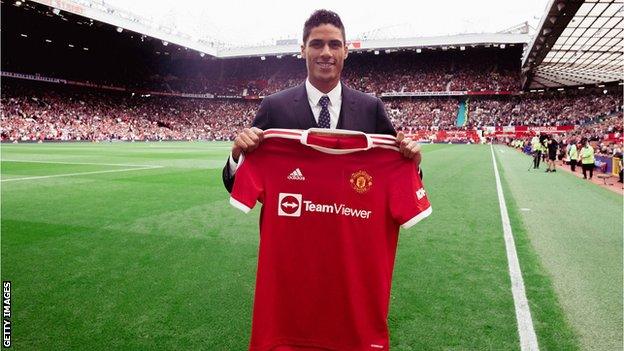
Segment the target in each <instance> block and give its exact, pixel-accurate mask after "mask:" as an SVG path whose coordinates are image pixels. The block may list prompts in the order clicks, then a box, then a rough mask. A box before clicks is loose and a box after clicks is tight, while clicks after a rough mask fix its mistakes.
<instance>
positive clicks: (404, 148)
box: [396, 132, 422, 167]
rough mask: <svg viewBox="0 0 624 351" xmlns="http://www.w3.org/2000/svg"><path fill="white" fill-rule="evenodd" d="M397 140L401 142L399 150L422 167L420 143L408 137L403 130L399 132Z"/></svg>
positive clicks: (417, 165)
mask: <svg viewBox="0 0 624 351" xmlns="http://www.w3.org/2000/svg"><path fill="white" fill-rule="evenodd" d="M396 139H397V142H398V143H399V152H400V153H401V155H403V156H404V157H406V158H409V159H412V160H414V163H415V164H416V167H420V160H421V159H422V156H421V154H420V145H419V144H418V142H416V141H415V140H412V139H411V138H406V137H405V134H403V132H399V133H398V134H397V137H396Z"/></svg>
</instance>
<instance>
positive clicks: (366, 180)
mask: <svg viewBox="0 0 624 351" xmlns="http://www.w3.org/2000/svg"><path fill="white" fill-rule="evenodd" d="M349 183H351V187H352V188H353V190H355V191H356V192H358V193H359V194H363V193H365V192H367V191H368V190H369V189H370V188H371V186H373V177H371V176H370V175H369V174H368V173H366V171H357V172H355V173H353V174H351V179H349Z"/></svg>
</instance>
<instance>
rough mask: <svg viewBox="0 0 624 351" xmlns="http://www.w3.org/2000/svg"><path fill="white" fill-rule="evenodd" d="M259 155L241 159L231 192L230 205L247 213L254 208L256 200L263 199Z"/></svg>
mask: <svg viewBox="0 0 624 351" xmlns="http://www.w3.org/2000/svg"><path fill="white" fill-rule="evenodd" d="M257 156H258V155H256V154H250V155H248V156H247V157H245V158H244V159H243V160H241V161H240V163H239V165H238V169H237V170H236V177H235V179H234V187H233V189H232V193H231V194H230V205H232V206H234V207H236V208H238V209H239V210H241V211H243V212H245V213H248V212H249V211H251V209H252V208H254V206H255V205H256V201H258V200H260V201H262V197H263V193H264V184H263V180H262V179H263V177H262V168H261V167H259V165H258V160H257Z"/></svg>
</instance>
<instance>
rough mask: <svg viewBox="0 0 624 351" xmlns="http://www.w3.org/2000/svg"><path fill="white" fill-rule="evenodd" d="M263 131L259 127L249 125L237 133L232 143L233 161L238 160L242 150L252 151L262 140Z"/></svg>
mask: <svg viewBox="0 0 624 351" xmlns="http://www.w3.org/2000/svg"><path fill="white" fill-rule="evenodd" d="M263 137H264V132H263V131H262V129H260V128H256V127H251V128H245V129H243V131H242V132H240V133H238V135H237V136H236V139H234V145H232V158H233V159H234V162H238V158H239V157H240V155H241V153H242V152H252V151H254V150H255V149H256V148H257V147H258V146H259V145H260V142H261V141H262V139H263Z"/></svg>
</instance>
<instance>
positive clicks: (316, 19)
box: [303, 10, 347, 45]
mask: <svg viewBox="0 0 624 351" xmlns="http://www.w3.org/2000/svg"><path fill="white" fill-rule="evenodd" d="M323 24H331V25H333V26H335V27H336V28H338V29H340V31H341V32H342V40H343V41H344V43H343V44H345V45H346V43H347V37H346V36H345V29H344V25H343V24H342V21H341V20H340V16H338V14H337V13H335V12H334V11H329V10H316V11H314V13H312V14H311V15H310V17H309V18H308V20H307V21H305V24H304V25H303V45H305V43H306V41H307V40H308V37H309V36H310V32H311V31H312V28H315V27H318V26H320V25H323Z"/></svg>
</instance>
